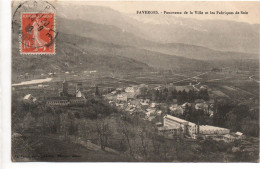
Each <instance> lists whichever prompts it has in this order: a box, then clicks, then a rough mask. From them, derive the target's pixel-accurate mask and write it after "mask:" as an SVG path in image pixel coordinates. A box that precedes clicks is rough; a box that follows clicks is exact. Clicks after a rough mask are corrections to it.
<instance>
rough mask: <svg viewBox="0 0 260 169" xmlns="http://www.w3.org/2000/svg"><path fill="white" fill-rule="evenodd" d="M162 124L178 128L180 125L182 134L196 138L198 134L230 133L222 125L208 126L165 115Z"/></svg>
mask: <svg viewBox="0 0 260 169" xmlns="http://www.w3.org/2000/svg"><path fill="white" fill-rule="evenodd" d="M163 124H164V126H168V127H173V128H178V127H180V128H181V129H182V131H183V134H184V135H187V136H190V137H192V138H193V139H196V138H197V137H198V136H203V137H207V136H219V135H226V134H230V130H229V129H226V128H222V127H216V126H209V125H197V124H195V123H192V122H189V121H186V120H183V119H180V118H177V117H174V116H171V115H166V116H164V117H163Z"/></svg>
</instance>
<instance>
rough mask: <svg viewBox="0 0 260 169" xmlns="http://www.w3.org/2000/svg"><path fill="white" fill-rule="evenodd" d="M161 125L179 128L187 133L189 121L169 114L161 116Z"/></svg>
mask: <svg viewBox="0 0 260 169" xmlns="http://www.w3.org/2000/svg"><path fill="white" fill-rule="evenodd" d="M163 125H164V126H166V127H171V128H181V129H182V131H183V133H184V134H188V133H189V131H188V130H189V122H188V121H186V120H183V119H180V118H177V117H174V116H171V115H168V114H167V115H165V116H164V117H163Z"/></svg>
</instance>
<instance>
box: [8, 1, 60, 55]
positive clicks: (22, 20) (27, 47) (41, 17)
mask: <svg viewBox="0 0 260 169" xmlns="http://www.w3.org/2000/svg"><path fill="white" fill-rule="evenodd" d="M55 14H56V9H55V7H54V6H53V5H52V4H50V3H49V2H47V1H25V2H22V3H20V4H18V5H17V8H16V10H15V11H14V14H13V21H12V28H13V33H18V34H19V48H20V54H41V55H46V54H47V55H49V54H55V47H56V46H55V39H56V36H57V34H58V32H57V31H56V29H55Z"/></svg>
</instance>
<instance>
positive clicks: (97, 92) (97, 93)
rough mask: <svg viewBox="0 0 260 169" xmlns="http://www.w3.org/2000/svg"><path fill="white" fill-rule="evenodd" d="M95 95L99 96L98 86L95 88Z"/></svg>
mask: <svg viewBox="0 0 260 169" xmlns="http://www.w3.org/2000/svg"><path fill="white" fill-rule="evenodd" d="M95 95H96V96H99V95H100V92H99V89H98V86H96V90H95Z"/></svg>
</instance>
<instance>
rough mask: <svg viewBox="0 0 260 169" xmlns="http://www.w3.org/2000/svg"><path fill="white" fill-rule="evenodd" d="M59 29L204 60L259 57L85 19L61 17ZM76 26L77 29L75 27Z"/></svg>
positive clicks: (111, 41)
mask: <svg viewBox="0 0 260 169" xmlns="http://www.w3.org/2000/svg"><path fill="white" fill-rule="evenodd" d="M57 22H58V30H59V31H61V32H64V33H69V34H74V35H78V36H82V37H88V38H93V39H96V40H99V41H103V42H107V43H113V44H117V45H120V46H132V47H136V48H140V49H146V50H150V51H154V52H157V53H161V54H166V55H174V56H181V57H185V58H189V59H195V60H204V61H211V60H214V61H216V60H217V61H227V60H238V59H258V55H257V54H250V53H241V52H229V51H218V50H213V49H210V48H207V47H202V46H196V45H189V44H183V43H165V44H163V43H156V42H154V41H148V40H145V39H143V38H141V37H139V36H136V35H134V34H133V33H129V32H126V31H122V30H121V29H119V28H118V27H116V26H111V25H104V24H97V23H93V22H88V21H84V20H71V19H65V18H61V17H59V18H58V19H57ZM75 28H76V29H75Z"/></svg>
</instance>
